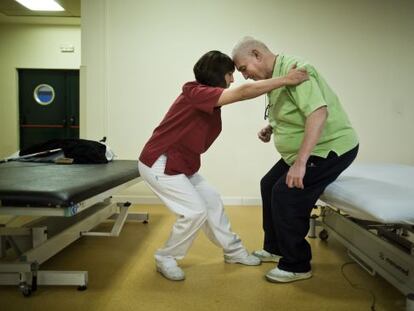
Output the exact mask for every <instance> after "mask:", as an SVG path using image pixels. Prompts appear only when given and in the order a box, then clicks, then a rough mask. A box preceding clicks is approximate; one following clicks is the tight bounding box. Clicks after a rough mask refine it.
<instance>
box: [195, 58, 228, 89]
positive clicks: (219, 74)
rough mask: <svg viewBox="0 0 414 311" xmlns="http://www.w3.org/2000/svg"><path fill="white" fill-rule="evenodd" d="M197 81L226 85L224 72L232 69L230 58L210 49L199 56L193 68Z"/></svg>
mask: <svg viewBox="0 0 414 311" xmlns="http://www.w3.org/2000/svg"><path fill="white" fill-rule="evenodd" d="M193 71H194V75H195V78H196V80H197V82H199V83H201V84H205V85H209V86H220V87H223V88H226V87H227V84H226V79H225V78H224V76H225V75H226V73H229V72H233V71H234V63H233V61H232V59H231V58H230V57H229V56H227V55H226V54H224V53H221V52H220V51H210V52H207V53H206V54H204V55H203V56H201V58H200V59H199V60H198V61H197V63H196V64H195V65H194V68H193Z"/></svg>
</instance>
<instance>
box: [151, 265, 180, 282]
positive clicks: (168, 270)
mask: <svg viewBox="0 0 414 311" xmlns="http://www.w3.org/2000/svg"><path fill="white" fill-rule="evenodd" d="M156 265H157V271H158V272H159V273H161V274H162V275H163V276H164V277H166V278H167V279H169V280H171V281H182V280H184V279H185V274H184V271H183V270H182V269H181V268H180V267H179V266H177V263H175V264H171V263H170V262H168V264H162V263H157V264H156Z"/></svg>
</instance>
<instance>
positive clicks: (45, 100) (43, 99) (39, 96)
mask: <svg viewBox="0 0 414 311" xmlns="http://www.w3.org/2000/svg"><path fill="white" fill-rule="evenodd" d="M33 96H34V99H35V101H36V102H37V103H39V104H40V105H49V104H50V103H52V102H53V100H54V99H55V90H54V89H53V87H51V86H50V85H48V84H39V85H38V86H36V88H35V90H34V92H33Z"/></svg>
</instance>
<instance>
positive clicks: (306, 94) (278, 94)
mask: <svg viewBox="0 0 414 311" xmlns="http://www.w3.org/2000/svg"><path fill="white" fill-rule="evenodd" d="M232 54H233V60H234V62H235V64H236V67H237V69H238V70H239V71H240V72H241V73H242V74H243V76H244V78H245V79H253V80H262V79H268V78H271V77H279V76H284V75H286V74H287V72H288V71H289V69H290V68H292V67H293V66H297V67H304V68H305V69H306V70H307V72H308V74H309V80H308V81H305V82H304V83H302V84H301V85H298V86H295V87H282V88H280V89H277V90H274V91H272V92H270V93H268V94H267V96H268V105H267V107H266V111H265V119H266V118H268V120H269V125H268V126H267V127H265V128H264V129H262V130H261V131H260V132H259V133H258V137H259V139H261V140H262V141H263V142H269V141H270V139H271V135H272V134H273V139H274V143H275V147H276V149H277V151H278V152H279V153H280V155H281V157H282V158H281V159H280V160H279V161H278V162H277V163H276V164H275V165H274V166H273V167H272V168H271V169H270V171H269V172H268V173H267V174H266V175H265V176H264V177H263V178H262V180H261V184H260V186H261V195H262V203H263V230H264V243H263V249H262V250H258V251H255V252H254V253H253V255H256V256H257V257H259V258H260V259H261V260H262V261H273V262H277V263H278V264H277V266H276V267H275V268H274V269H272V270H270V271H269V272H268V273H267V274H266V279H267V280H268V281H270V282H292V281H297V280H301V279H308V278H310V277H311V276H312V271H311V265H310V261H311V258H312V254H311V249H310V246H309V243H307V241H306V239H305V237H306V234H307V232H308V230H309V217H310V213H311V211H312V208H313V206H314V205H315V203H316V201H317V200H318V198H319V196H320V195H321V194H322V192H323V191H324V189H325V188H326V187H327V186H328V185H329V184H330V183H332V182H333V181H334V180H335V179H336V178H337V177H338V176H339V175H340V174H341V172H342V171H343V170H345V169H346V168H347V167H348V166H349V165H350V164H351V163H352V161H353V160H354V159H355V157H356V155H357V153H358V138H357V135H356V133H355V130H354V129H353V128H352V125H351V123H350V121H349V119H348V116H347V115H346V113H345V111H344V110H343V108H342V106H341V104H340V102H339V99H338V97H337V96H336V94H335V93H334V92H333V90H332V89H331V88H330V87H329V85H328V84H327V82H326V81H325V80H324V78H323V77H322V76H321V75H320V74H319V73H318V71H317V70H316V69H315V68H314V67H313V66H312V65H310V64H309V63H307V62H305V61H304V60H302V59H299V58H297V57H293V56H289V55H284V54H275V53H273V52H271V51H270V50H269V49H268V47H267V46H266V45H265V44H264V43H263V42H260V41H258V40H256V39H254V38H252V37H245V38H243V39H242V40H241V41H240V42H239V43H238V44H237V45H236V46H235V47H234V49H233V53H232Z"/></svg>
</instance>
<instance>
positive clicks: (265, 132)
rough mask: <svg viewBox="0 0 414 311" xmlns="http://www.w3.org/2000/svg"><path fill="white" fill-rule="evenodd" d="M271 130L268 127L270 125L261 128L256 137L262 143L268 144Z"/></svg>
mask: <svg viewBox="0 0 414 311" xmlns="http://www.w3.org/2000/svg"><path fill="white" fill-rule="evenodd" d="M272 133H273V128H272V127H271V126H270V124H269V125H268V126H266V127H264V128H262V129H261V130H260V131H259V133H257V137H259V139H260V140H261V141H262V142H264V143H268V142H269V141H270V138H271V137H272Z"/></svg>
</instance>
